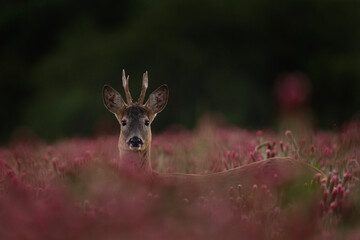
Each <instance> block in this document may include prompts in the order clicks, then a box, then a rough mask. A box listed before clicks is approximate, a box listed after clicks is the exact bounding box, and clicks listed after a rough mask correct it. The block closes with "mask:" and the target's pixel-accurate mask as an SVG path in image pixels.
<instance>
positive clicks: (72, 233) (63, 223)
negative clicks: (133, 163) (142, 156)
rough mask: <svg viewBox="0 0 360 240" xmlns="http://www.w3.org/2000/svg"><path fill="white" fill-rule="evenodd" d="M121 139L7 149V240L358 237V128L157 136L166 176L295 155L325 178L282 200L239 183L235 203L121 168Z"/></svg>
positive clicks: (0, 217)
mask: <svg viewBox="0 0 360 240" xmlns="http://www.w3.org/2000/svg"><path fill="white" fill-rule="evenodd" d="M117 138H118V136H116V135H114V136H101V137H97V138H94V139H67V140H63V141H58V142H55V143H52V144H48V143H46V142H42V141H39V140H32V141H30V140H26V141H25V140H24V141H18V142H15V143H11V144H9V146H7V147H2V148H0V239H3V240H7V239H25V240H27V239H29V240H30V239H31V240H32V239H34V240H35V239H359V238H360V184H359V175H360V165H359V164H360V121H353V122H351V123H349V124H346V125H344V126H343V127H342V128H341V130H339V132H326V131H317V132H310V131H309V132H308V133H303V134H302V135H301V136H296V135H295V134H293V133H292V132H291V131H287V132H286V133H275V132H272V131H270V130H263V131H250V130H244V129H240V128H238V127H233V126H216V125H214V124H211V123H209V122H204V123H203V124H200V125H199V127H198V128H197V129H195V130H193V131H188V130H184V129H170V130H168V131H165V132H163V133H161V134H159V135H155V136H154V137H153V142H152V152H151V154H152V155H151V156H152V157H151V158H152V168H153V169H154V170H156V171H158V172H162V173H165V172H166V173H175V172H178V173H202V174H206V173H214V172H221V171H226V170H228V169H232V168H235V167H239V166H244V165H247V164H250V163H253V162H257V161H263V160H264V159H267V158H271V157H285V156H288V157H292V158H294V159H298V160H299V161H303V162H306V163H308V164H310V165H312V166H313V167H316V168H317V169H320V170H321V171H322V172H323V173H324V174H325V175H326V176H327V177H325V178H324V177H323V176H322V175H321V174H317V175H314V176H313V180H312V183H311V184H310V185H309V184H307V185H304V186H302V187H300V188H298V187H297V188H292V185H289V186H284V187H283V188H281V189H277V190H276V191H274V190H270V189H269V188H268V187H267V185H266V184H261V185H257V184H254V185H253V186H252V190H251V191H249V192H244V191H243V190H242V185H241V182H239V185H237V186H233V187H230V188H229V189H226V191H227V192H228V194H227V196H218V195H217V194H215V193H214V192H209V193H207V194H203V193H201V194H200V193H199V195H198V197H197V198H195V199H187V198H179V196H178V195H177V194H174V192H176V187H177V186H176V185H175V186H171V187H163V186H156V184H155V185H154V183H152V182H150V181H147V180H146V179H144V178H141V177H139V175H138V174H136V173H133V172H131V171H130V170H127V169H123V168H121V167H119V159H118V150H117ZM275 180H276V176H274V181H275ZM298 181H299V182H301V179H299V180H298ZM298 185H300V186H301V183H300V184H298Z"/></svg>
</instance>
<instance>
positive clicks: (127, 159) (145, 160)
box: [119, 147, 152, 173]
mask: <svg viewBox="0 0 360 240" xmlns="http://www.w3.org/2000/svg"><path fill="white" fill-rule="evenodd" d="M119 152H120V161H121V164H122V165H123V166H124V167H127V168H132V169H135V170H136V171H139V172H145V173H151V172H152V169H151V164H150V149H147V150H145V151H138V152H134V151H130V150H124V149H121V148H120V147H119Z"/></svg>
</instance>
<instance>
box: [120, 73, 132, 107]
mask: <svg viewBox="0 0 360 240" xmlns="http://www.w3.org/2000/svg"><path fill="white" fill-rule="evenodd" d="M122 84H123V87H124V90H125V95H126V101H127V104H129V105H130V104H132V103H133V102H132V97H131V94H130V91H129V75H128V76H127V77H126V75H125V70H124V69H123V72H122Z"/></svg>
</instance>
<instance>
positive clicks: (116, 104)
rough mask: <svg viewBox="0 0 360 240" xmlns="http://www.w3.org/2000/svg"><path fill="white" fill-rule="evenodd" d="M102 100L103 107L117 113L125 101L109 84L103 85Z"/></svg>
mask: <svg viewBox="0 0 360 240" xmlns="http://www.w3.org/2000/svg"><path fill="white" fill-rule="evenodd" d="M103 101H104V105H105V107H106V108H107V109H108V110H109V111H110V112H112V113H114V114H117V113H119V112H120V110H121V109H122V108H123V107H125V102H124V100H123V99H122V98H121V95H120V93H118V92H117V91H116V90H115V89H113V88H112V87H110V86H109V85H105V86H104V87H103Z"/></svg>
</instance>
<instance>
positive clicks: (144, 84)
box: [138, 71, 149, 104]
mask: <svg viewBox="0 0 360 240" xmlns="http://www.w3.org/2000/svg"><path fill="white" fill-rule="evenodd" d="M148 81H149V79H148V72H147V71H146V72H145V73H144V74H143V81H142V88H141V93H140V97H139V100H138V103H139V104H143V102H144V98H145V93H146V89H147V88H148Z"/></svg>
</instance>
